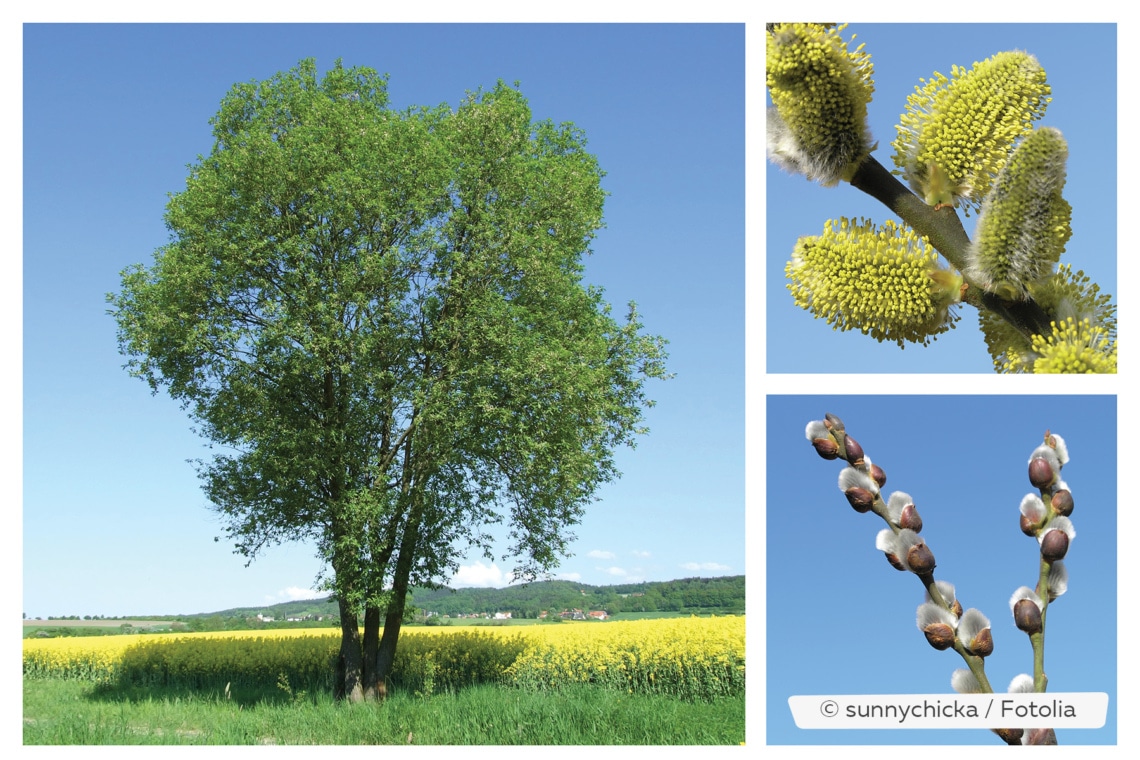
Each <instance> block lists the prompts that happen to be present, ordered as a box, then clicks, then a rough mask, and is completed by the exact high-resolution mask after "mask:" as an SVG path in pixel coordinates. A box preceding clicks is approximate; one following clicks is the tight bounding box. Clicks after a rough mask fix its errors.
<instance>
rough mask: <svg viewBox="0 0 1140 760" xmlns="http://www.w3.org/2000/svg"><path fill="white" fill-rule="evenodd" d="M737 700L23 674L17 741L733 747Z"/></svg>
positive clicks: (737, 734) (740, 721)
mask: <svg viewBox="0 0 1140 760" xmlns="http://www.w3.org/2000/svg"><path fill="white" fill-rule="evenodd" d="M743 741H744V698H743V697H742V696H741V697H735V698H724V699H718V700H716V701H714V702H695V703H694V702H685V701H681V700H676V699H670V698H667V697H658V696H644V695H632V696H631V695H628V694H620V693H615V692H612V691H608V690H605V689H598V688H591V687H588V686H583V687H579V688H576V689H570V690H566V691H562V692H554V693H550V692H544V693H541V694H536V693H531V692H526V691H521V690H517V689H511V688H508V687H502V686H490V685H483V686H473V687H469V688H465V689H462V690H460V691H458V692H455V693H450V694H438V695H434V696H431V697H427V698H424V697H419V696H415V695H411V694H403V693H398V694H395V695H393V696H391V697H389V699H388V700H387V701H385V702H384V703H383V704H379V705H378V704H365V705H347V704H337V703H335V702H333V701H332V699H331V697H330V696H329V695H326V694H317V695H313V694H306V695H299V694H294V695H289V694H287V693H285V692H284V691H282V690H278V691H262V692H257V693H252V692H251V693H244V694H231V695H230V699H228V700H227V699H226V698H225V696H224V695H222V694H219V693H211V694H201V693H193V692H187V691H184V690H181V691H180V690H164V691H160V690H147V689H107V688H102V689H100V688H98V687H95V686H93V685H92V684H89V683H83V682H79V681H64V680H60V679H26V680H25V681H24V744H164V745H165V744H401V745H405V744H413V745H464V744H566V745H571V744H577V745H581V744H664V745H677V744H734V745H735V744H739V743H741V742H743Z"/></svg>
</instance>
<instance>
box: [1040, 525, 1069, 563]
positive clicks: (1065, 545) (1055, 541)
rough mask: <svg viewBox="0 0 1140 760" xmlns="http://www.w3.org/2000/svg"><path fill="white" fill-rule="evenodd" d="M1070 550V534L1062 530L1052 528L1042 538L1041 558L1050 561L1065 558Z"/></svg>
mask: <svg viewBox="0 0 1140 760" xmlns="http://www.w3.org/2000/svg"><path fill="white" fill-rule="evenodd" d="M1068 551H1069V536H1068V535H1067V534H1066V533H1065V532H1064V531H1061V530H1051V531H1049V532H1048V533H1046V534H1045V537H1044V538H1042V539H1041V558H1042V559H1044V560H1046V561H1048V562H1056V561H1057V560H1059V559H1064V558H1065V555H1066V554H1067V553H1068Z"/></svg>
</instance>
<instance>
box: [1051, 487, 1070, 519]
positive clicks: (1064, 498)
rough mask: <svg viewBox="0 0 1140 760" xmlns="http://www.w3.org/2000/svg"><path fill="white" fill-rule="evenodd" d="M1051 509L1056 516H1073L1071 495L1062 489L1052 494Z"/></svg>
mask: <svg viewBox="0 0 1140 760" xmlns="http://www.w3.org/2000/svg"><path fill="white" fill-rule="evenodd" d="M1051 503H1052V504H1053V509H1054V511H1056V513H1057V514H1059V515H1062V516H1063V517H1068V516H1069V515H1071V514H1073V494H1071V493H1070V492H1069V491H1067V490H1065V489H1064V488H1062V489H1061V490H1060V491H1057V493H1055V494H1053V499H1052V502H1051Z"/></svg>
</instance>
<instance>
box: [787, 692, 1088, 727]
mask: <svg viewBox="0 0 1140 760" xmlns="http://www.w3.org/2000/svg"><path fill="white" fill-rule="evenodd" d="M788 706H789V707H791V709H792V717H793V718H795V721H796V725H797V726H799V727H800V728H1101V727H1103V726H1104V720H1105V715H1106V714H1107V712H1108V694H1106V693H1104V692H1055V693H1042V694H1028V693H1024V692H1021V693H1016V694H831V695H817V696H795V697H788Z"/></svg>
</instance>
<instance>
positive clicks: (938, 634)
mask: <svg viewBox="0 0 1140 760" xmlns="http://www.w3.org/2000/svg"><path fill="white" fill-rule="evenodd" d="M922 632H923V633H924V634H925V635H926V640H927V641H929V642H930V646H932V647H934V648H935V649H937V650H938V651H940V652H941V651H942V650H944V649H949V648H950V647H952V646H954V629H953V628H951V627H950V626H948V625H946V624H945V623H931V624H930V625H928V626H926V628H924V629H923V631H922Z"/></svg>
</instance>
